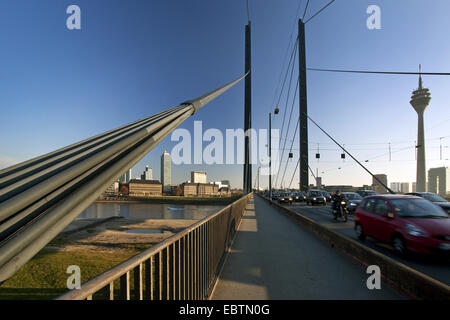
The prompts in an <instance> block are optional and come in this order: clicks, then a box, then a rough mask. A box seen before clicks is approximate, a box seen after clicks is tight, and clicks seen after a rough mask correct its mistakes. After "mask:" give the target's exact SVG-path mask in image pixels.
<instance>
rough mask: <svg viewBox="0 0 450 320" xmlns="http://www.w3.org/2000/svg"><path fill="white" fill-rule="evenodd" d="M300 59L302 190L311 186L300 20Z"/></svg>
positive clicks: (304, 54) (303, 50) (301, 24)
mask: <svg viewBox="0 0 450 320" xmlns="http://www.w3.org/2000/svg"><path fill="white" fill-rule="evenodd" d="M298 59H299V61H298V62H299V63H298V65H299V78H300V80H299V87H300V90H299V108H300V113H299V115H300V130H299V133H300V139H299V140H300V164H299V169H300V170H299V173H300V186H299V187H300V188H299V189H300V190H301V191H306V190H308V188H309V172H308V116H307V115H308V107H307V98H306V52H305V24H304V23H303V21H302V19H299V20H298Z"/></svg>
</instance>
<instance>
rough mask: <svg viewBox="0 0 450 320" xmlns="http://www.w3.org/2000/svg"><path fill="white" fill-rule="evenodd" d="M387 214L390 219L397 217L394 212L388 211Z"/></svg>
mask: <svg viewBox="0 0 450 320" xmlns="http://www.w3.org/2000/svg"><path fill="white" fill-rule="evenodd" d="M386 216H387V217H388V218H390V219H394V217H395V215H394V213H392V212H388V213H387V214H386Z"/></svg>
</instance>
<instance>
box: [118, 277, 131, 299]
mask: <svg viewBox="0 0 450 320" xmlns="http://www.w3.org/2000/svg"><path fill="white" fill-rule="evenodd" d="M120 299H121V300H130V271H127V272H125V274H123V275H122V276H121V277H120Z"/></svg>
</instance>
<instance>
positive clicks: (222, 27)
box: [0, 0, 450, 187]
mask: <svg viewBox="0 0 450 320" xmlns="http://www.w3.org/2000/svg"><path fill="white" fill-rule="evenodd" d="M368 3H369V2H367V1H356V0H350V1H345V2H336V4H335V5H333V10H326V11H325V12H324V13H323V14H321V15H320V16H319V17H318V18H317V20H313V21H311V22H310V23H308V24H307V26H306V35H307V39H306V50H307V52H306V53H307V66H308V67H330V68H338V67H342V68H344V67H345V68H349V69H362V68H364V69H369V70H377V69H379V70H398V71H414V70H416V69H417V65H418V64H419V63H421V64H422V70H423V71H424V72H445V71H448V70H450V62H449V61H448V59H447V58H446V57H447V56H448V55H449V53H450V45H449V44H448V43H446V42H445V41H442V38H443V37H445V30H448V29H449V28H450V22H449V21H448V19H447V18H446V16H445V12H448V11H449V10H450V4H449V3H448V2H445V1H437V2H436V3H435V5H434V6H432V7H430V6H428V5H427V3H426V2H425V1H396V2H392V3H384V2H383V3H380V8H381V12H382V28H381V29H380V30H368V29H367V28H366V26H365V22H366V19H367V14H366V12H365V11H366V8H367V5H368ZM321 5H323V4H322V3H320V1H317V3H316V2H312V3H311V8H310V9H311V10H317V9H318V8H320V7H321ZM297 6H298V1H286V2H278V1H264V2H253V1H250V7H251V19H252V25H253V26H254V33H253V39H252V46H253V47H252V55H253V57H252V58H253V59H252V62H253V73H254V78H253V105H254V110H258V112H253V119H252V124H253V125H254V127H255V128H267V114H268V112H270V111H273V108H274V107H275V104H276V100H277V99H276V98H277V95H278V94H279V87H280V83H279V77H278V75H280V72H281V67H282V66H283V69H285V68H286V63H284V64H283V58H284V57H285V55H286V53H287V52H290V50H291V48H292V42H293V41H292V39H291V38H290V35H291V34H293V36H292V37H294V36H295V34H296V30H295V25H296V22H297V18H298V16H296V8H297ZM63 7H64V5H63V4H58V2H56V1H54V2H52V3H49V4H45V3H44V4H36V3H33V2H32V1H17V2H15V3H8V4H1V5H0V9H1V10H0V11H1V12H2V13H1V15H2V16H1V19H0V21H1V23H2V24H3V26H4V28H1V30H0V36H2V38H3V39H5V46H6V47H8V48H10V49H11V50H4V51H3V52H1V53H0V56H1V57H2V58H3V60H4V61H9V63H8V64H7V65H5V66H4V72H3V74H4V77H2V78H0V85H2V88H3V91H2V92H3V94H2V95H0V104H1V105H2V106H4V107H2V108H1V116H2V118H3V119H8V121H4V123H3V125H2V126H1V128H0V130H1V132H2V133H3V136H7V135H8V134H9V133H11V132H14V133H15V134H14V139H3V140H2V141H1V142H0V167H2V168H4V167H7V166H9V165H12V164H15V163H18V162H21V161H25V160H27V159H30V158H32V157H35V156H37V155H40V154H44V153H46V152H51V151H53V150H56V149H57V148H58V147H61V146H64V145H69V144H71V143H73V142H75V141H79V140H82V139H84V138H86V137H89V136H93V135H95V134H97V133H99V132H102V131H105V130H109V129H111V128H115V127H117V126H120V125H122V124H124V123H127V122H131V121H134V120H137V119H140V118H143V117H145V116H147V115H149V114H153V113H156V112H159V111H161V110H164V109H165V108H167V107H168V106H174V105H177V104H178V103H180V101H186V99H189V98H192V97H195V96H198V95H199V94H201V93H203V92H206V91H208V90H210V89H212V88H214V87H216V86H218V85H222V84H223V83H225V82H227V81H229V79H230V78H233V77H234V76H236V75H239V74H241V73H242V71H243V70H244V55H243V52H244V25H245V23H246V22H247V21H246V13H245V10H244V9H245V8H244V4H243V3H222V2H205V1H197V2H195V3H194V2H192V3H186V2H183V1H174V2H171V3H145V4H141V5H139V6H136V7H135V8H131V7H129V6H124V5H123V4H121V3H120V2H119V1H109V2H108V6H107V8H105V6H104V5H103V4H102V2H98V3H86V4H83V11H84V12H86V13H89V16H90V17H94V18H92V19H89V20H86V23H84V24H83V28H82V30H80V32H78V33H76V32H71V31H68V30H67V29H65V28H64V26H63V27H62V28H60V26H59V22H60V21H61V20H63V19H64V15H61V12H64V10H61V8H63ZM24 8H27V10H24ZM29 8H32V9H33V10H30V9H29ZM63 9H64V8H63ZM206 11H207V12H208V15H204V14H203V13H204V12H206ZM31 12H33V14H32V13H31ZM19 13H20V14H19ZM144 13H145V14H144ZM35 14H37V15H39V16H41V17H44V18H45V19H42V21H40V23H39V24H35V23H34V22H33V21H35V20H33V19H32V17H33V15H35ZM105 15H107V16H109V17H110V18H111V20H114V21H117V22H116V23H115V24H105V23H104V21H102V20H101V19H95V17H100V16H105ZM186 15H191V16H197V15H200V16H204V19H203V20H198V21H195V22H193V23H192V24H190V25H189V26H185V25H184V24H183V23H182V22H181V21H182V20H183V19H182V17H184V16H186ZM403 16H409V17H413V16H420V17H421V19H420V21H417V20H415V19H400V18H399V17H403ZM343 17H344V18H343ZM319 19H320V23H316V21H318V20H319ZM136 21H139V26H138V27H137V26H136V23H135V22H136ZM180 28H184V32H183V37H180V35H179V30H180ZM43 30H45V32H44V31H43ZM112 33H114V35H115V37H114V40H111V37H110V35H111V34H112ZM131 35H133V37H132V36H131ZM211 35H214V37H211ZM417 38H421V39H423V41H421V42H420V43H419V44H418V45H417V47H416V48H415V50H413V51H411V50H410V44H411V43H413V42H414V41H415V39H417ZM15 39H16V40H15ZM17 39H19V40H17ZM206 39H208V41H205V40H206ZM288 43H289V44H290V46H289V49H287V47H288ZM414 43H415V42H414ZM180 46H182V47H184V48H186V50H183V52H179V51H177V48H179V47H180ZM67 48H70V50H67ZM190 48H195V53H194V51H193V50H190ZM224 48H226V50H224ZM349 48H350V49H351V50H344V49H349ZM392 48H395V49H392ZM94 49H95V50H94ZM80 56H82V57H83V59H80V58H79V57H80ZM105 57H106V59H105ZM67 61H70V67H71V69H72V70H73V72H72V73H71V74H70V76H69V77H68V76H67ZM31 68H33V69H31ZM296 68H297V67H295V68H294V78H295V76H296V72H297V71H296ZM30 70H33V72H31V71H30ZM211 70H215V71H214V72H211ZM284 71H285V70H283V73H284ZM180 72H182V73H184V74H196V75H197V76H196V77H195V80H192V81H186V80H185V79H181V78H180V79H174V78H173V77H171V76H168V75H169V74H179V73H180ZM423 80H424V83H426V87H427V88H430V90H432V92H433V102H432V108H430V110H428V111H427V116H426V118H425V132H426V139H425V142H426V143H425V144H426V155H427V159H426V161H427V167H426V170H427V171H428V170H429V169H430V168H435V167H442V166H448V165H449V164H450V162H449V160H446V159H448V158H449V157H450V153H449V148H447V146H448V145H449V141H450V140H449V138H448V136H449V130H448V124H449V122H448V121H449V120H450V113H449V111H448V101H450V92H449V91H448V89H447V88H448V84H449V80H448V78H446V77H432V76H423ZM416 86H417V77H416V76H387V75H354V74H328V73H319V72H313V71H308V105H309V109H308V110H309V112H310V116H311V117H312V118H313V119H314V120H316V121H318V122H319V124H321V125H323V126H324V128H325V129H326V130H327V131H329V132H330V133H331V134H332V135H333V136H334V137H336V139H337V140H338V141H339V142H341V143H342V144H344V145H345V147H346V148H348V150H349V151H350V152H352V153H353V154H354V155H355V157H356V158H357V159H359V160H361V161H364V160H369V162H367V163H365V165H367V166H368V167H369V169H370V170H371V171H372V172H373V173H386V174H387V175H388V176H389V177H390V179H392V180H391V181H405V182H406V181H409V182H413V181H415V164H416V162H415V159H414V154H415V147H414V146H415V140H416V139H417V128H416V123H417V115H416V114H415V112H414V111H413V110H411V107H410V106H409V103H408V102H409V99H410V93H411V91H412V90H413V88H414V87H416ZM277 87H278V90H277V89H276V88H277ZM92 88H96V90H92ZM350 92H351V94H348V93H350ZM74 93H76V94H74ZM243 93H244V90H243V84H238V85H237V87H236V89H235V90H231V91H230V92H229V93H227V94H226V95H224V96H223V97H220V98H218V99H217V100H216V101H213V102H212V103H211V105H209V106H208V107H207V108H204V109H202V110H201V111H200V112H199V113H198V115H195V116H194V117H192V119H188V120H187V121H186V122H185V123H184V124H183V125H182V126H181V128H185V129H188V130H190V131H192V130H193V121H194V120H203V121H204V129H205V130H206V129H208V128H217V129H219V130H221V131H223V132H224V131H225V130H226V129H227V128H242V119H243V109H244V108H243ZM296 104H297V100H296V102H295V105H296ZM288 105H289V104H288ZM285 106H286V104H285V97H284V95H283V96H282V97H281V103H280V105H279V107H280V114H279V115H277V116H274V118H273V123H272V125H273V127H274V128H278V129H280V130H281V127H282V119H283V114H284V112H285V109H286V107H285ZM124 110H126V111H127V112H123V111H124ZM223 110H226V111H227V112H222V113H221V116H220V117H217V115H218V113H219V112H221V111H223ZM294 110H295V112H297V109H294ZM288 112H289V111H288ZM295 112H294V117H296V116H297V115H296V114H295ZM86 115H88V116H86ZM399 119H401V121H399ZM18 123H20V124H22V125H24V126H26V128H27V130H21V131H20V132H19V131H17V130H16V128H17V124H18ZM43 123H45V124H46V125H45V126H43V125H42V124H43ZM292 131H293V130H292V127H291V128H290V133H291V134H290V136H289V137H288V141H290V139H291V138H292ZM55 132H60V134H58V135H55ZM30 137H32V138H33V142H32V143H30V141H31V139H30ZM309 137H310V145H309V147H310V166H311V168H312V170H313V171H314V172H315V171H316V168H318V171H319V175H320V176H321V177H322V183H323V184H325V185H338V184H351V185H364V184H370V182H371V177H370V176H369V175H368V174H366V173H365V172H364V171H363V170H362V169H361V168H359V167H358V166H357V165H356V164H354V163H353V162H352V161H351V160H350V159H348V158H347V159H345V160H341V159H340V157H339V154H340V153H341V151H340V150H339V148H338V147H337V146H335V145H334V144H332V142H330V141H329V140H327V138H326V137H324V136H323V134H321V133H320V132H319V131H318V130H317V129H316V128H314V127H313V126H311V125H310V127H309ZM282 139H284V137H282ZM294 140H295V141H294V146H296V145H298V137H296V138H295V139H294ZM174 145H175V143H174V142H171V141H170V138H169V137H168V138H166V139H165V140H164V141H163V142H162V143H161V144H160V145H158V146H157V147H156V148H155V149H154V150H152V151H151V152H150V153H149V154H148V155H147V156H146V157H144V158H143V159H142V160H141V161H140V162H139V163H138V164H137V165H136V166H134V167H133V170H134V172H142V171H143V170H144V167H145V164H147V163H153V164H156V163H157V162H159V159H158V158H159V155H160V154H161V153H162V151H163V150H164V149H166V150H168V151H169V152H170V151H171V149H172V147H173V146H174ZM205 145H206V144H205ZM389 148H390V149H391V152H390V153H391V161H389ZM317 149H319V150H320V154H321V158H320V159H319V161H317V160H316V159H314V158H313V157H311V155H312V154H314V153H315V151H316V150H317ZM441 150H442V153H443V154H442V160H441V159H440V158H441V154H440V152H441ZM292 151H293V154H294V159H295V158H296V157H298V150H295V149H294V150H292ZM290 161H291V162H290V164H289V166H288V169H287V174H286V178H285V180H284V181H283V185H288V184H289V180H290V178H291V176H292V172H293V171H294V167H295V162H294V161H293V160H290ZM283 165H284V164H282V166H283ZM339 168H340V169H339ZM154 169H155V170H156V171H155V172H158V171H159V170H158V168H157V167H155V168H154ZM190 171H207V172H208V176H210V177H211V180H221V179H222V178H224V177H223V174H222V173H223V172H224V171H226V172H227V177H226V178H227V179H229V180H231V184H232V185H233V186H235V187H242V165H180V166H176V165H172V180H173V181H172V182H173V183H175V184H176V183H181V182H182V181H184V180H186V176H187V175H188V173H189V172H190ZM253 172H254V175H253V179H252V180H254V179H255V173H256V172H257V166H253ZM322 172H324V173H322ZM296 176H297V174H296ZM296 179H298V178H297V177H296V178H295V179H294V182H293V184H295V183H297V181H296ZM310 181H314V179H313V178H312V176H311V177H310ZM253 184H254V181H252V185H253ZM260 185H261V186H262V187H264V186H267V176H266V177H265V176H261V178H260Z"/></svg>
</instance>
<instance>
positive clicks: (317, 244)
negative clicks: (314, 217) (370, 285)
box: [212, 196, 402, 300]
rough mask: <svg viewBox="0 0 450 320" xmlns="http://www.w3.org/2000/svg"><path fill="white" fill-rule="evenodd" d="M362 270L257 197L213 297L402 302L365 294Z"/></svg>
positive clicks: (384, 293)
mask: <svg viewBox="0 0 450 320" xmlns="http://www.w3.org/2000/svg"><path fill="white" fill-rule="evenodd" d="M368 276H369V275H367V274H366V272H365V269H364V268H363V267H362V266H360V265H358V264H357V263H356V262H354V261H352V260H351V259H349V258H348V257H346V256H344V255H343V254H341V253H340V252H338V251H337V250H335V249H333V248H331V247H329V246H328V245H326V244H325V243H324V242H322V241H320V240H319V239H317V238H316V237H315V236H314V235H313V234H311V233H309V232H308V231H306V230H304V229H302V227H301V226H299V225H298V224H296V223H295V222H294V221H293V220H291V219H290V218H289V217H287V216H285V215H283V214H282V213H281V212H279V211H278V210H277V209H275V208H273V207H272V206H270V205H269V204H268V203H267V202H265V201H264V200H262V199H261V198H259V197H257V196H255V197H254V199H252V200H251V201H250V202H249V204H248V205H247V208H246V211H245V214H244V216H243V219H242V222H241V225H240V226H239V230H238V232H237V233H236V237H235V240H234V243H233V245H232V248H231V252H230V254H229V256H228V258H227V260H226V262H225V265H224V267H223V270H222V273H221V275H220V277H219V280H218V282H217V285H216V288H215V291H214V293H213V296H212V299H217V300H222V299H239V300H247V299H248V300H256V299H402V296H401V295H400V294H398V293H397V292H396V291H395V290H394V289H392V288H391V287H389V286H388V285H387V284H385V283H382V284H381V290H369V289H367V287H366V280H367V277H368Z"/></svg>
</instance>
